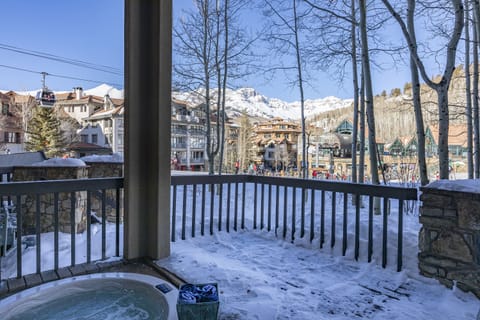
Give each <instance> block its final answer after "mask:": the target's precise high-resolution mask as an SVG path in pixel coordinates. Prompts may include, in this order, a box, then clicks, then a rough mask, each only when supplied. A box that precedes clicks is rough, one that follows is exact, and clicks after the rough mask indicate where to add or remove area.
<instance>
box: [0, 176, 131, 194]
mask: <svg viewBox="0 0 480 320" xmlns="http://www.w3.org/2000/svg"><path fill="white" fill-rule="evenodd" d="M123 180H124V179H123V177H111V178H89V179H66V180H41V181H18V182H9V183H0V194H3V195H11V196H14V195H22V194H43V193H52V192H73V191H86V190H101V189H116V188H123Z"/></svg>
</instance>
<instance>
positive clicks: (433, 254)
mask: <svg viewBox="0 0 480 320" xmlns="http://www.w3.org/2000/svg"><path fill="white" fill-rule="evenodd" d="M421 191H422V195H421V197H420V200H422V203H423V204H422V207H421V208H420V222H421V223H422V225H423V226H422V228H421V230H420V235H419V250H420V252H419V254H418V261H419V269H420V273H421V274H422V275H424V276H427V277H431V278H436V279H438V280H439V281H440V282H441V283H443V284H444V285H446V286H447V287H452V286H453V285H454V283H456V286H457V287H458V288H460V289H462V290H464V291H467V292H468V291H470V292H473V293H474V294H475V295H476V296H477V297H479V298H480V180H455V181H448V180H440V181H435V182H433V183H431V184H429V185H427V186H426V187H423V188H421Z"/></svg>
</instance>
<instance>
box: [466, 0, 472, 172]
mask: <svg viewBox="0 0 480 320" xmlns="http://www.w3.org/2000/svg"><path fill="white" fill-rule="evenodd" d="M469 2H470V0H465V102H466V110H465V112H466V118H467V173H468V179H473V152H472V151H473V128H472V90H471V85H470V84H471V76H470V22H469V19H470V14H469V11H470V8H469V7H470V6H469Z"/></svg>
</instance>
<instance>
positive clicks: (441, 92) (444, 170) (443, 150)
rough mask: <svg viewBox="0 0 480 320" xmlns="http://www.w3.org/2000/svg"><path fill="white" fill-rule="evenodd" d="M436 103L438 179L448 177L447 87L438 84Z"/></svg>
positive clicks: (448, 117) (448, 115)
mask: <svg viewBox="0 0 480 320" xmlns="http://www.w3.org/2000/svg"><path fill="white" fill-rule="evenodd" d="M436 92H437V97H438V100H437V103H438V166H439V171H440V179H448V178H449V175H450V172H449V161H448V131H449V130H448V128H449V125H450V112H449V109H448V87H447V86H445V85H440V86H438V87H437V88H436Z"/></svg>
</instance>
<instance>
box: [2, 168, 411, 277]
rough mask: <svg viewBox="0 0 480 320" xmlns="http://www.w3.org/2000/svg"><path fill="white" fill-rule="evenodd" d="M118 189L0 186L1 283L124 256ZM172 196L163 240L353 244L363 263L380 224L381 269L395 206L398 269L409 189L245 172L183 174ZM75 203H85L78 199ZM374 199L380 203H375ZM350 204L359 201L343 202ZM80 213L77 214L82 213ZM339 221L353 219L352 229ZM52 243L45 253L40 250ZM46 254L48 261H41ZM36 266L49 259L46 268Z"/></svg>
mask: <svg viewBox="0 0 480 320" xmlns="http://www.w3.org/2000/svg"><path fill="white" fill-rule="evenodd" d="M123 183H124V180H123V178H95V179H80V180H56V181H34V182H10V183H3V184H0V197H1V199H2V200H3V203H4V205H5V206H6V205H8V206H9V208H14V209H13V210H12V209H10V211H11V212H12V213H13V212H14V216H15V220H16V228H15V229H14V232H13V233H12V234H14V238H12V237H10V238H8V239H7V238H5V237H4V238H3V241H4V242H3V243H2V244H0V245H1V249H2V250H1V252H2V254H3V257H2V263H1V265H2V269H1V273H0V279H2V280H6V279H9V280H8V281H7V282H9V283H14V282H15V281H16V279H21V278H22V277H24V276H28V275H30V274H38V275H40V276H41V277H42V278H43V277H45V276H46V275H47V274H51V272H54V273H55V274H57V275H58V274H61V273H63V272H66V270H70V271H71V270H75V269H76V268H77V269H78V268H80V269H82V268H85V267H84V266H85V265H89V264H90V263H92V262H96V261H105V260H106V259H108V258H112V257H117V258H118V259H120V257H122V256H123V253H124V250H125V248H124V247H123V246H122V240H123V238H122V231H123V221H124V217H123V210H122V209H123V208H122V202H123V199H122V197H123ZM79 193H83V195H79ZM171 195H172V206H171V210H170V211H171V219H170V225H171V239H170V240H171V241H179V240H183V239H186V238H189V237H192V238H193V237H196V236H203V235H213V234H214V233H217V232H235V231H240V230H258V231H262V232H265V233H272V234H273V235H274V236H275V237H278V238H281V239H284V240H286V241H289V242H292V243H293V242H295V241H313V240H314V239H317V240H318V241H319V243H320V247H321V248H322V247H324V246H325V247H332V248H333V247H338V246H340V247H341V252H342V254H343V255H345V254H346V252H347V248H350V247H352V248H353V251H352V252H353V255H354V258H355V259H359V257H360V252H363V253H364V254H366V256H365V257H362V258H363V259H366V260H368V261H371V259H372V254H373V252H374V243H373V239H374V229H373V225H374V220H375V223H377V224H378V223H379V225H378V226H377V228H380V229H381V230H382V232H381V234H380V235H377V234H375V239H379V237H381V239H382V245H381V255H382V266H383V267H386V266H387V256H388V255H389V254H391V253H389V252H388V246H387V239H388V228H392V226H391V225H388V220H387V217H388V214H390V208H391V205H392V203H395V206H396V208H398V212H397V214H398V225H397V226H394V227H395V228H396V229H397V230H398V233H397V234H398V239H396V241H397V244H398V246H397V248H396V252H395V256H396V261H394V262H388V263H392V264H394V265H395V268H396V270H397V271H400V270H401V269H402V264H403V255H402V250H403V246H402V241H403V239H402V230H403V226H402V225H403V220H402V217H403V214H404V212H405V211H406V210H407V209H408V208H411V207H412V206H413V205H416V199H417V190H416V189H412V188H402V187H389V186H373V185H361V184H351V183H344V182H333V181H320V180H302V179H292V178H279V177H263V176H250V175H223V176H205V175H182V176H172V178H171ZM82 197H83V200H85V201H80V200H81V198H82ZM374 199H381V201H379V202H378V203H377V205H378V207H376V205H375V202H376V201H375V200H374ZM352 201H353V203H362V205H360V206H354V205H351V202H352ZM27 207H30V208H34V210H33V213H32V212H30V213H29V212H27ZM65 207H67V208H68V210H65ZM361 207H364V208H361ZM365 208H366V209H365ZM376 210H378V212H375V211H376ZM92 211H95V212H96V213H95V215H94V217H96V219H92V218H89V217H90V215H88V214H87V213H89V212H90V213H91V212H92ZM79 212H81V213H83V214H81V216H80V217H79ZM375 213H379V214H382V216H377V215H375ZM347 219H354V227H351V225H352V224H351V223H349V221H348V220H347ZM360 219H368V221H369V229H368V232H367V236H366V239H367V240H366V242H367V247H366V248H364V249H362V250H360V242H361V241H360V229H359V228H360ZM326 221H327V222H328V221H330V222H328V223H326ZM379 221H380V222H379ZM94 223H95V226H94ZM327 226H328V227H327ZM3 230H4V231H5V229H3ZM71 231H73V232H71ZM48 234H51V235H52V237H53V244H52V243H48V240H46V239H51V238H48V237H47V235H48ZM79 237H80V238H81V237H84V238H86V247H77V245H76V242H77V240H76V239H78V238H79ZM65 239H67V240H65ZM348 239H353V241H352V240H348ZM46 241H47V242H46ZM349 241H351V242H352V243H350V242H349ZM362 241H363V240H362ZM65 245H68V247H69V250H68V251H69V255H68V259H67V260H65V259H61V257H60V250H61V247H62V248H63V249H65V248H64V246H65ZM50 246H53V250H52V251H51V253H46V251H45V250H46V248H49V247H50ZM377 247H378V246H377ZM365 249H366V250H365ZM32 250H34V251H32ZM27 251H28V252H29V254H30V255H32V253H33V252H35V254H34V255H33V258H30V259H33V260H34V263H33V264H30V263H27V262H28V261H29V260H25V259H27V258H26V257H27V256H26V253H28V252H27ZM45 254H52V255H53V256H52V257H50V259H46V258H48V257H45ZM42 257H43V259H42ZM42 260H49V261H54V263H53V265H45V263H42ZM84 271H85V270H84ZM85 272H86V271H85ZM11 286H12V285H11Z"/></svg>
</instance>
